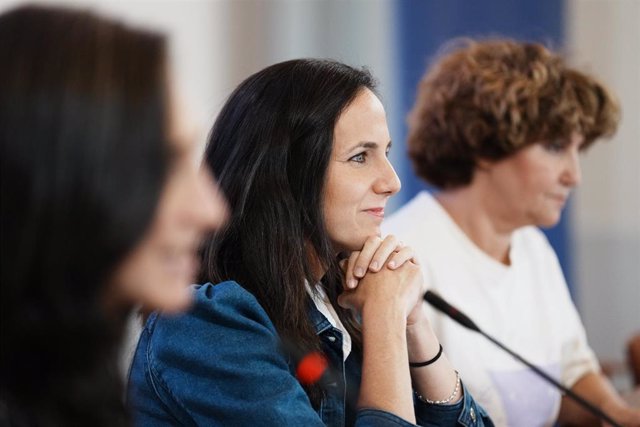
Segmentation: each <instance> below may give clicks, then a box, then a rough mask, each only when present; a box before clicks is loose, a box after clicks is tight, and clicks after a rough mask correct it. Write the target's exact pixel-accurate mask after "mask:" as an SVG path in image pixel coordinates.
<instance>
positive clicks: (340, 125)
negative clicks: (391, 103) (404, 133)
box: [334, 89, 390, 152]
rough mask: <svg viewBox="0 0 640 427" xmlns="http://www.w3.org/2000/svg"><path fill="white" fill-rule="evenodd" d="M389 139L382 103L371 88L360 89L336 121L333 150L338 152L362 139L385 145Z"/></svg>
mask: <svg viewBox="0 0 640 427" xmlns="http://www.w3.org/2000/svg"><path fill="white" fill-rule="evenodd" d="M389 140H390V137H389V129H388V127H387V118H386V114H385V111H384V107H383V106H382V103H381V102H380V100H379V99H378V97H377V96H376V95H375V94H374V93H373V92H372V91H371V90H369V89H362V90H361V91H360V92H359V93H358V95H356V97H355V98H354V99H353V101H352V102H351V103H350V104H349V105H348V106H347V108H345V110H344V111H343V112H342V114H341V115H340V117H339V118H338V121H337V122H336V127H335V130H334V150H335V151H338V152H339V151H340V150H344V149H348V148H349V147H350V146H352V145H353V144H357V143H359V142H363V141H371V142H377V143H380V144H384V145H386V144H387V143H388V142H389Z"/></svg>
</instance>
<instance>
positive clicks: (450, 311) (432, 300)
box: [424, 291, 482, 332]
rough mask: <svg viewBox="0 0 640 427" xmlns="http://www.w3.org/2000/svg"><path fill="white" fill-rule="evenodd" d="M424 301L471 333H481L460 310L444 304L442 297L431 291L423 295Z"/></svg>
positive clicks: (446, 303)
mask: <svg viewBox="0 0 640 427" xmlns="http://www.w3.org/2000/svg"><path fill="white" fill-rule="evenodd" d="M424 299H425V301H427V302H428V303H429V304H431V305H432V306H433V307H435V308H436V309H438V310H440V311H441V312H443V313H444V314H446V315H447V316H449V317H451V318H452V319H453V320H455V321H456V322H458V323H459V324H461V325H462V326H464V327H465V328H469V329H471V330H472V331H476V332H482V331H481V330H480V328H479V327H478V325H476V324H475V323H474V322H473V320H471V319H469V318H468V317H467V316H466V315H465V314H464V313H462V312H461V311H460V310H458V309H457V308H455V307H454V306H452V305H451V304H449V303H448V302H446V301H445V300H444V299H442V297H441V296H440V295H438V294H436V293H433V292H431V291H427V292H426V293H425V294H424Z"/></svg>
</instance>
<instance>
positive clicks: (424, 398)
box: [414, 371, 460, 405]
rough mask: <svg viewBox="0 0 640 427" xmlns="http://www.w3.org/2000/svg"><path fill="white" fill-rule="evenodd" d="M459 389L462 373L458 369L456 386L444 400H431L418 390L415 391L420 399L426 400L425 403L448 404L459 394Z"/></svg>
mask: <svg viewBox="0 0 640 427" xmlns="http://www.w3.org/2000/svg"><path fill="white" fill-rule="evenodd" d="M458 390H460V374H459V373H458V371H456V388H455V389H453V393H451V395H450V396H449V397H447V398H446V399H444V400H429V399H427V398H426V397H422V395H421V394H419V393H418V392H417V391H414V393H415V394H416V396H417V397H418V399H420V400H421V401H423V402H425V403H429V404H431V405H446V404H447V403H449V402H451V401H452V400H453V399H454V398H455V397H456V395H457V394H458Z"/></svg>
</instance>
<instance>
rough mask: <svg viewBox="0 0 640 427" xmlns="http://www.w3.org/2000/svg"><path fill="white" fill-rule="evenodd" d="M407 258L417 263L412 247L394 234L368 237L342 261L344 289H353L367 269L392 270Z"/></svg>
mask: <svg viewBox="0 0 640 427" xmlns="http://www.w3.org/2000/svg"><path fill="white" fill-rule="evenodd" d="M409 260H411V261H412V262H413V263H414V264H418V261H417V260H416V258H415V256H414V252H413V249H411V248H410V247H408V246H404V245H403V243H402V242H401V241H399V240H398V239H397V238H396V237H395V236H393V235H388V236H387V237H385V238H384V239H382V238H381V237H378V236H372V237H369V238H368V239H367V241H366V242H365V243H364V245H363V247H362V249H361V250H359V251H353V252H352V253H351V255H350V256H349V258H348V259H347V260H345V261H343V266H344V271H345V282H344V283H345V290H348V289H355V288H356V287H357V286H358V281H359V280H360V279H362V278H363V277H364V275H365V274H366V273H367V271H370V272H373V273H376V272H378V271H380V270H381V269H382V268H383V267H385V266H386V267H387V268H389V269H391V270H394V269H396V268H398V267H400V266H401V265H403V264H404V263H406V262H407V261H409ZM385 264H386V265H385Z"/></svg>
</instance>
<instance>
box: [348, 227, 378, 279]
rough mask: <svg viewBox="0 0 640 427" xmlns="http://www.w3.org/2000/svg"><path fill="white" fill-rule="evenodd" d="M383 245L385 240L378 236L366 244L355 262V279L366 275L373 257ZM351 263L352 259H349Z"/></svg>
mask: <svg viewBox="0 0 640 427" xmlns="http://www.w3.org/2000/svg"><path fill="white" fill-rule="evenodd" d="M382 244H383V240H382V239H381V238H380V237H378V236H373V237H369V238H368V239H367V241H366V242H364V246H363V247H362V249H361V250H360V255H359V256H358V258H357V259H356V260H355V265H354V267H353V275H354V276H355V277H357V278H362V277H363V276H364V274H365V273H366V272H367V270H368V269H369V267H370V264H371V262H372V259H373V256H374V255H375V253H376V251H377V250H378V248H379V247H380V245H382ZM385 259H386V258H385ZM349 261H351V258H350V259H349ZM372 271H377V270H372Z"/></svg>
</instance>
